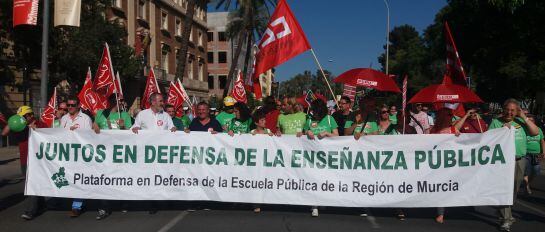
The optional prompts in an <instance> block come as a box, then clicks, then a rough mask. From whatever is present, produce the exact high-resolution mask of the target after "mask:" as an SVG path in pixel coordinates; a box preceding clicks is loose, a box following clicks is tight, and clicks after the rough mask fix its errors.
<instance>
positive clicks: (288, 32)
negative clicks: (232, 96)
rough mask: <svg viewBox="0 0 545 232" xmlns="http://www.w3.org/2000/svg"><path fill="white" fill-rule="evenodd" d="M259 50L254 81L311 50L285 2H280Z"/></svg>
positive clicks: (283, 0)
mask: <svg viewBox="0 0 545 232" xmlns="http://www.w3.org/2000/svg"><path fill="white" fill-rule="evenodd" d="M258 49H259V51H258V52H257V54H256V64H255V69H254V74H253V77H254V78H253V79H257V78H258V77H259V74H262V73H264V72H265V71H267V70H269V69H271V68H273V67H275V66H277V65H279V64H282V63H284V62H286V61H287V60H289V59H291V58H293V57H294V56H297V55H299V54H300V53H302V52H304V51H306V50H309V49H310V44H309V42H308V41H307V38H306V36H305V33H304V32H303V29H302V28H301V26H300V25H299V23H298V22H297V20H296V19H295V17H294V15H293V13H292V12H291V9H290V7H289V6H288V4H287V3H286V1H285V0H280V1H279V2H278V5H277V6H276V9H275V10H274V13H273V14H272V16H271V19H270V21H269V24H268V26H267V30H265V33H264V34H263V37H262V38H261V41H259V43H258ZM254 84H255V82H254Z"/></svg>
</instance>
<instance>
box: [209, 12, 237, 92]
mask: <svg viewBox="0 0 545 232" xmlns="http://www.w3.org/2000/svg"><path fill="white" fill-rule="evenodd" d="M207 23H208V53H207V62H208V77H207V78H208V89H209V90H210V92H209V95H210V96H211V97H212V96H217V97H221V96H222V95H223V90H224V89H225V88H226V87H227V75H228V74H229V68H230V67H231V62H232V57H233V47H234V44H233V43H232V41H231V40H230V39H229V38H228V37H227V34H226V29H227V24H228V23H229V13H228V12H212V13H208V22H207Z"/></svg>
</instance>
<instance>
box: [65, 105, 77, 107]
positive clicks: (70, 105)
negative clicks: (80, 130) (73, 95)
mask: <svg viewBox="0 0 545 232" xmlns="http://www.w3.org/2000/svg"><path fill="white" fill-rule="evenodd" d="M66 106H68V107H76V106H78V104H66Z"/></svg>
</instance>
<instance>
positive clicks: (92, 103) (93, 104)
mask: <svg viewBox="0 0 545 232" xmlns="http://www.w3.org/2000/svg"><path fill="white" fill-rule="evenodd" d="M78 98H79V101H80V102H81V108H82V109H84V110H89V111H91V112H93V113H95V112H96V111H97V110H100V109H105V108H106V105H105V104H104V100H103V99H101V98H100V95H99V94H97V93H96V92H95V91H94V90H93V83H92V81H91V69H90V68H89V70H88V71H87V77H85V83H84V84H83V87H82V88H81V91H80V92H79V94H78Z"/></svg>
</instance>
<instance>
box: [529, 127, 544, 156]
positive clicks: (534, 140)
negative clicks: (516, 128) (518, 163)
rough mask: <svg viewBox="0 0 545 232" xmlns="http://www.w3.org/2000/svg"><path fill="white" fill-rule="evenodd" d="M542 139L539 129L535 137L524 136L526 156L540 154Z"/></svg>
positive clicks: (541, 132)
mask: <svg viewBox="0 0 545 232" xmlns="http://www.w3.org/2000/svg"><path fill="white" fill-rule="evenodd" d="M542 139H543V131H541V128H539V134H538V135H536V136H526V140H527V143H526V147H527V153H528V154H541V152H542V151H541V140H542Z"/></svg>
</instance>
